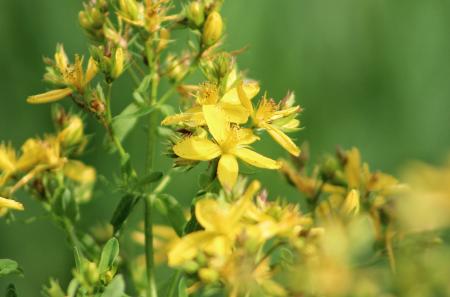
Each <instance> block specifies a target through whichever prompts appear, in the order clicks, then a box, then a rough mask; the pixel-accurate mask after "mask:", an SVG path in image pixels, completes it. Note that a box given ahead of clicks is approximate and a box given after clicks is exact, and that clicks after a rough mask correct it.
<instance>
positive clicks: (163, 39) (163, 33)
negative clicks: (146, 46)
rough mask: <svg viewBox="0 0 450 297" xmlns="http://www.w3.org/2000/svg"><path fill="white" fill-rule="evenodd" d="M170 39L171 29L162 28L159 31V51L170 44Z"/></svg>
mask: <svg viewBox="0 0 450 297" xmlns="http://www.w3.org/2000/svg"><path fill="white" fill-rule="evenodd" d="M169 41H170V31H169V30H167V29H165V28H162V29H161V30H160V31H159V43H158V49H157V52H160V51H162V50H164V49H165V48H166V47H167V45H168V44H169Z"/></svg>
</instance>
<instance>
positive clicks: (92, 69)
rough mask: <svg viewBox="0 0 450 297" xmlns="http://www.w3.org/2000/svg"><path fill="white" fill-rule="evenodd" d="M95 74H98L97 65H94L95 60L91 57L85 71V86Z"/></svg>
mask: <svg viewBox="0 0 450 297" xmlns="http://www.w3.org/2000/svg"><path fill="white" fill-rule="evenodd" d="M97 72H98V67H97V64H96V63H95V60H94V59H93V58H92V57H90V58H89V61H88V65H87V69H86V78H85V84H87V83H88V82H90V81H91V80H92V79H93V78H94V76H95V75H96V74H97Z"/></svg>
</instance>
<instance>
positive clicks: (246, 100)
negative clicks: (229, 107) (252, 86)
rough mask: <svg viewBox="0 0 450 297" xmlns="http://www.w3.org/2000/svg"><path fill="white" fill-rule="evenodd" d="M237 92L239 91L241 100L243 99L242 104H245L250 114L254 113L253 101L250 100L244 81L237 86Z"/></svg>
mask: <svg viewBox="0 0 450 297" xmlns="http://www.w3.org/2000/svg"><path fill="white" fill-rule="evenodd" d="M237 92H238V95H239V100H240V101H241V104H242V106H244V107H245V108H246V109H247V110H248V112H249V113H250V114H253V105H252V102H251V101H250V97H249V96H248V95H247V93H246V92H245V90H244V87H243V84H242V83H241V84H239V85H238V86H237Z"/></svg>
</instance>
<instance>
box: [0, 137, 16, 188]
mask: <svg viewBox="0 0 450 297" xmlns="http://www.w3.org/2000/svg"><path fill="white" fill-rule="evenodd" d="M16 163H17V157H16V152H15V150H14V149H13V147H12V146H11V145H6V144H4V143H1V144H0V172H1V174H0V186H2V185H3V184H5V183H6V181H7V180H8V179H9V177H10V176H11V175H12V174H14V172H15V171H16Z"/></svg>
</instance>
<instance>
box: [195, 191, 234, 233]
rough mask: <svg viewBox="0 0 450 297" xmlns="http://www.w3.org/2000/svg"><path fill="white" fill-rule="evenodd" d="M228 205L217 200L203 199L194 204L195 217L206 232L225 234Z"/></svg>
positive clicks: (228, 211)
mask: <svg viewBox="0 0 450 297" xmlns="http://www.w3.org/2000/svg"><path fill="white" fill-rule="evenodd" d="M229 213H230V207H229V204H226V203H224V202H222V203H221V202H219V201H218V200H217V199H212V198H204V199H200V200H199V201H198V202H197V203H196V204H195V217H196V218H197V221H198V222H199V223H200V225H202V227H203V228H205V230H206V231H215V232H221V233H227V232H226V229H227V228H228V225H227V224H224V222H228V216H229Z"/></svg>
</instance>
